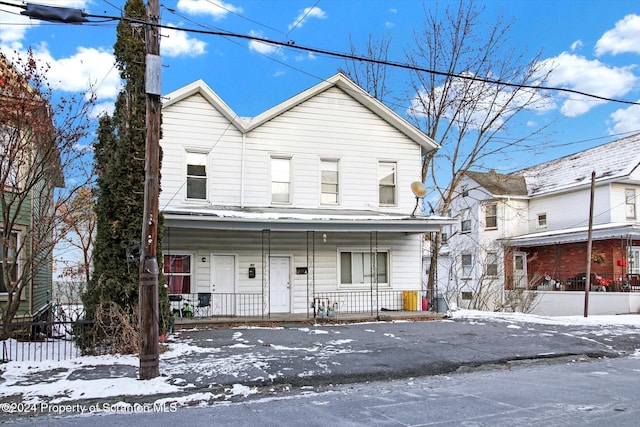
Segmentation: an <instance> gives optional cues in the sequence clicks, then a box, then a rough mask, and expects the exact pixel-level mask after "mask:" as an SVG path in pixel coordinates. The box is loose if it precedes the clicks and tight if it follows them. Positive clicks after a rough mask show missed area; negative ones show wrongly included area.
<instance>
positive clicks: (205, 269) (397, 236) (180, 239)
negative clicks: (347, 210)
mask: <svg viewBox="0 0 640 427" xmlns="http://www.w3.org/2000/svg"><path fill="white" fill-rule="evenodd" d="M169 240H170V241H169ZM369 241H370V235H369V234H368V233H349V234H346V233H345V234H341V233H328V234H327V242H326V243H325V242H323V239H322V233H316V236H315V258H314V257H313V253H312V252H309V253H307V233H297V232H281V233H276V232H272V233H271V244H270V245H269V244H268V240H266V241H265V252H264V253H263V252H262V242H263V240H262V233H252V232H231V231H227V232H221V231H210V230H197V229H180V230H179V233H176V230H174V231H173V232H172V234H171V235H170V236H165V241H164V242H163V247H164V248H165V250H166V251H167V252H168V253H174V254H178V253H195V257H194V267H195V268H194V270H195V277H194V278H193V283H196V284H197V288H196V289H192V292H194V293H195V292H210V289H211V277H212V271H211V255H215V254H220V255H234V256H236V274H235V277H236V292H238V293H247V292H262V289H263V274H264V273H265V272H264V266H265V264H264V263H263V261H262V257H263V255H264V257H265V260H266V256H267V254H268V253H269V247H270V253H271V256H287V257H290V260H291V264H290V267H291V272H290V278H291V297H292V299H291V301H292V306H291V307H292V312H296V313H305V312H306V311H307V308H308V306H309V304H310V303H311V298H312V294H313V292H314V290H315V292H331V291H335V290H341V291H346V290H368V289H369V288H370V286H369V285H364V286H362V285H346V286H345V285H340V284H339V273H338V260H339V255H338V250H339V248H353V249H355V248H358V249H360V250H365V251H366V250H369ZM354 242H361V243H360V244H357V243H354ZM377 242H378V247H379V248H381V250H383V249H389V251H390V254H391V256H390V266H389V277H390V279H391V283H390V286H389V287H384V289H395V290H411V289H415V290H417V289H420V286H421V268H422V267H421V262H420V261H421V257H420V244H421V236H419V235H412V236H406V235H404V234H403V233H379V234H378V239H377ZM203 257H204V258H205V259H206V261H205V262H202V258H203ZM308 257H309V258H310V260H309V263H308ZM251 264H253V265H254V266H255V267H256V277H255V278H253V279H250V278H249V277H248V268H249V266H250V265H251ZM296 267H307V268H308V274H306V275H304V274H296ZM267 274H268V273H267ZM381 289H383V288H382V287H381ZM266 290H267V289H265V291H266Z"/></svg>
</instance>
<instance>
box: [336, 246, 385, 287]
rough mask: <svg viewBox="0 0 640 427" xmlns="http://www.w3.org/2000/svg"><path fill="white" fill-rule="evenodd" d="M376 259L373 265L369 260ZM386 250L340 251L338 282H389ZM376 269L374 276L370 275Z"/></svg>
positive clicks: (348, 283)
mask: <svg viewBox="0 0 640 427" xmlns="http://www.w3.org/2000/svg"><path fill="white" fill-rule="evenodd" d="M372 259H373V260H376V263H375V267H374V266H372V265H371V260H372ZM388 260H389V256H388V252H376V253H371V252H340V283H341V284H343V285H350V284H353V285H357V284H368V283H372V282H373V281H374V280H372V279H375V281H377V283H378V284H380V283H389V277H388V271H389V269H388V264H387V263H388ZM374 268H375V271H376V273H377V274H376V277H372V274H373V272H374Z"/></svg>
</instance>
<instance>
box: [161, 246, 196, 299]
mask: <svg viewBox="0 0 640 427" xmlns="http://www.w3.org/2000/svg"><path fill="white" fill-rule="evenodd" d="M191 260H192V257H191V255H187V254H177V255H165V256H164V269H163V271H164V277H165V278H166V280H167V285H168V286H169V294H190V293H191V271H192V268H191Z"/></svg>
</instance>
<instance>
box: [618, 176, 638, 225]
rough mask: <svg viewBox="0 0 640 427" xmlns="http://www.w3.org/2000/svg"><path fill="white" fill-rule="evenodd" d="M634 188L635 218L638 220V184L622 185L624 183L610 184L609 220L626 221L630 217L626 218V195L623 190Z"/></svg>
mask: <svg viewBox="0 0 640 427" xmlns="http://www.w3.org/2000/svg"><path fill="white" fill-rule="evenodd" d="M627 189H634V190H636V200H635V202H636V220H640V212H639V211H638V208H640V204H639V203H640V186H638V185H624V184H612V185H611V206H612V208H611V222H626V221H630V220H632V219H630V218H627V213H626V197H625V190H627Z"/></svg>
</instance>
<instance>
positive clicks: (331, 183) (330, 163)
mask: <svg viewBox="0 0 640 427" xmlns="http://www.w3.org/2000/svg"><path fill="white" fill-rule="evenodd" d="M338 166H339V164H338V161H337V160H321V161H320V203H321V204H323V205H337V204H338V202H339V200H340V198H339V194H340V193H339V167H338Z"/></svg>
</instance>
